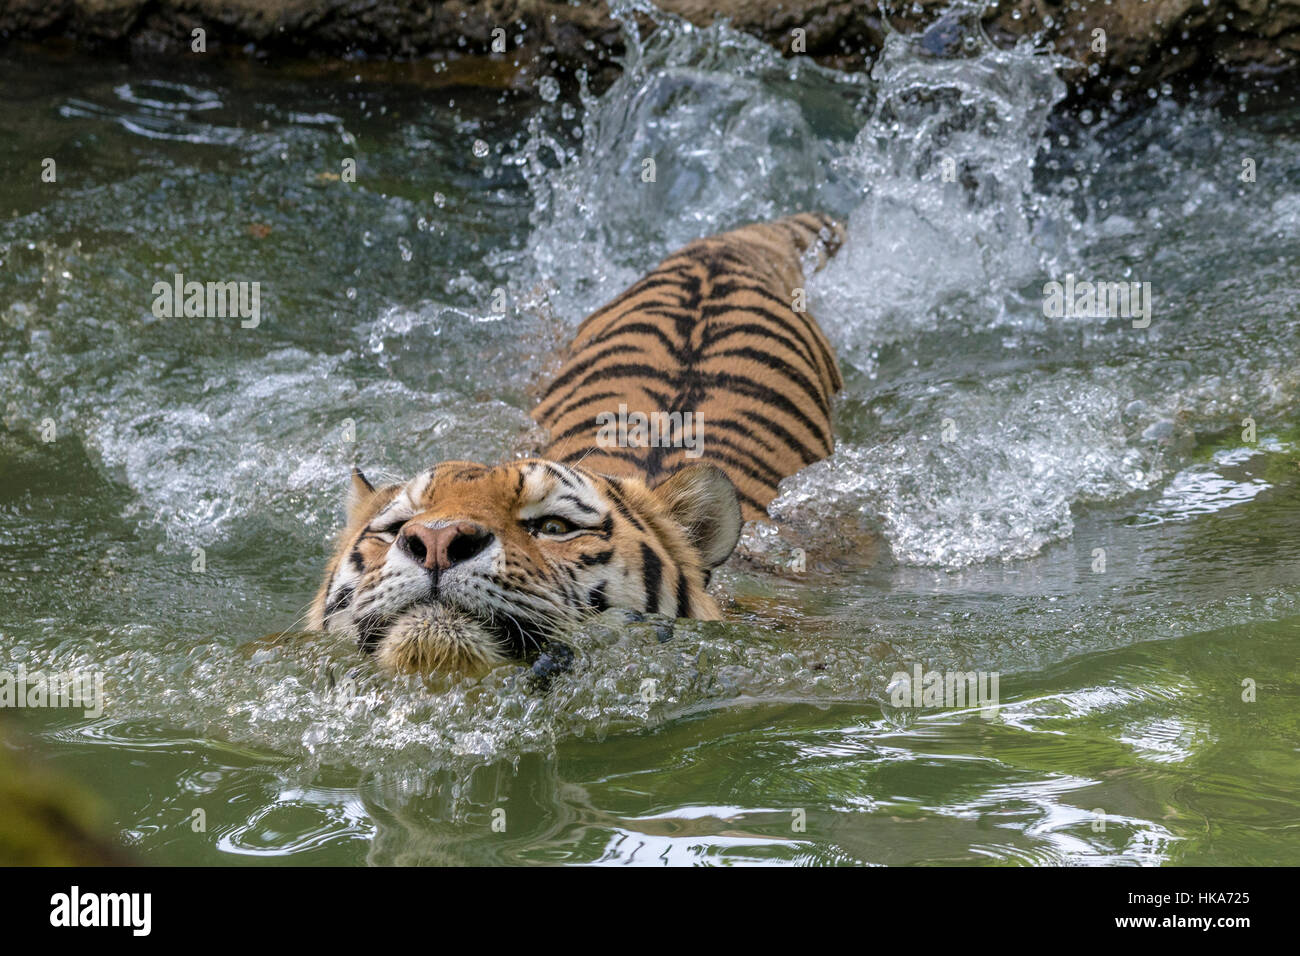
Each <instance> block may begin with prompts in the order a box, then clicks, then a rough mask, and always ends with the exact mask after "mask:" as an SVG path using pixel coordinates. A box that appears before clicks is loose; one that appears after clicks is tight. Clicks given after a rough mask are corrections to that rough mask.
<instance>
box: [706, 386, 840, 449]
mask: <svg viewBox="0 0 1300 956" xmlns="http://www.w3.org/2000/svg"><path fill="white" fill-rule="evenodd" d="M707 377H708V379H709V382H708V386H709V387H712V388H719V389H723V390H730V391H734V392H739V393H740V394H741V395H745V396H747V397H749V398H753V399H755V400H757V401H759V402H763V403H764V404H767V405H772V406H775V407H776V408H779V409H780V410H781V411H783V412H785V413H786V414H787V415H789V416H790V417H791V418H793V419H795V421H797V422H799V424H801V425H803V426H804V427H805V428H806V429H808V431H809V432H811V433H812V434H813V435H816V436H817V437H818V438H820V439H821V440H822V443H823V444H825V445H826V446H827V447H828V448H829V447H830V444H831V441H830V432H829V430H828V429H827V428H826V426H825V425H824V424H821V423H818V422H814V421H813V420H812V419H811V418H809V417H808V416H807V415H805V414H804V412H803V409H801V408H800V407H799V406H798V405H796V404H795V403H794V402H792V401H790V399H788V398H786V396H785V395H783V394H781V392H780V391H779V390H777V389H775V388H772V387H771V386H769V385H764V384H763V383H762V382H758V381H755V380H754V379H752V378H750V377H749V376H747V375H733V374H732V373H730V372H710V373H708V376H707ZM822 457H823V456H822V455H817V456H816V457H815V458H812V459H811V460H810V461H809V462H808V463H809V464H811V463H812V462H814V461H816V460H817V459H819V458H822Z"/></svg>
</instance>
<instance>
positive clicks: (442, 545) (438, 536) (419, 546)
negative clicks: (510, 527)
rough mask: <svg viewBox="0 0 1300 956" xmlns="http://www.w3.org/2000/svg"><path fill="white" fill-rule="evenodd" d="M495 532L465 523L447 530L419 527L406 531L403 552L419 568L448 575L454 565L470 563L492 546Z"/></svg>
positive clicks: (446, 528)
mask: <svg viewBox="0 0 1300 956" xmlns="http://www.w3.org/2000/svg"><path fill="white" fill-rule="evenodd" d="M492 538H493V535H492V532H491V531H488V530H487V528H484V527H482V526H481V525H476V524H474V523H473V522H469V521H462V522H460V523H459V524H453V525H448V526H447V527H445V528H428V527H425V526H424V525H415V526H413V527H409V528H403V529H402V534H401V537H400V538H399V539H398V540H399V541H400V542H401V546H402V549H403V550H404V551H406V553H407V554H409V555H410V556H411V557H412V558H414V559H415V562H416V564H419V565H422V566H423V567H425V568H428V569H429V570H430V571H434V570H437V571H445V570H446V569H447V568H449V567H451V566H452V565H453V564H460V562H462V561H468V560H469V559H470V558H472V557H474V555H476V554H478V553H479V552H480V551H482V550H483V549H484V548H486V547H487V546H488V545H489V544H491V543H492Z"/></svg>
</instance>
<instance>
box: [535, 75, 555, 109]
mask: <svg viewBox="0 0 1300 956" xmlns="http://www.w3.org/2000/svg"><path fill="white" fill-rule="evenodd" d="M537 95H538V96H540V97H541V98H542V99H543V100H545V101H546V102H547V103H554V102H555V101H556V100H558V99H559V98H560V81H559V80H557V79H556V78H555V77H553V76H544V77H542V78H541V79H540V80H538V81H537Z"/></svg>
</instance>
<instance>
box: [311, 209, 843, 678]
mask: <svg viewBox="0 0 1300 956" xmlns="http://www.w3.org/2000/svg"><path fill="white" fill-rule="evenodd" d="M842 239H843V227H842V226H841V225H840V224H839V223H838V222H836V221H835V220H833V219H831V218H830V217H828V216H825V215H821V214H812V213H804V214H800V215H797V216H792V217H789V218H786V219H782V220H778V221H776V222H770V223H756V224H752V225H748V226H744V227H741V228H739V229H735V230H733V231H731V232H726V233H722V234H719V235H715V236H710V237H708V238H704V239H698V240H696V241H694V242H692V243H690V244H688V245H687V246H685V247H684V248H682V249H681V250H679V251H678V252H676V253H674V254H673V255H671V256H669V257H668V258H667V259H665V260H664V261H663V262H662V263H661V264H660V265H659V266H658V268H656V269H655V270H654V271H653V272H651V273H650V274H649V275H647V276H645V277H644V278H643V279H641V280H640V281H639V282H637V283H635V284H634V285H633V286H632V287H631V288H629V289H627V290H626V291H625V292H623V293H622V294H621V295H619V296H617V297H616V298H615V299H614V300H613V301H611V302H609V303H608V304H607V305H605V306H603V307H601V308H600V309H597V310H596V311H595V312H593V313H592V314H591V315H590V316H588V317H587V318H586V319H585V320H584V321H583V322H582V324H581V325H580V326H579V327H578V329H577V332H576V333H575V336H574V339H573V342H572V344H571V345H570V347H569V349H568V352H567V355H566V356H565V359H564V361H563V364H562V365H561V367H560V369H559V370H558V372H557V373H556V375H555V377H554V378H553V379H552V380H551V382H550V383H549V384H548V385H547V386H546V387H545V390H544V392H543V394H542V396H541V399H540V402H539V404H538V405H537V407H536V408H535V409H534V410H533V413H532V415H533V418H534V419H535V420H536V421H537V422H538V423H539V424H540V425H542V426H543V427H545V428H546V429H547V430H548V431H549V438H550V444H549V445H548V446H547V447H546V448H545V449H544V451H543V452H542V456H541V457H540V458H532V459H526V460H519V461H511V462H508V463H505V464H499V465H495V466H488V465H483V464H478V463H474V462H465V461H450V462H443V463H441V464H438V465H435V466H434V467H432V468H430V469H429V470H427V471H425V472H422V473H421V474H419V475H416V476H415V477H414V478H412V479H411V480H409V481H407V482H404V483H398V484H389V485H385V486H383V487H379V488H376V487H375V486H373V485H372V484H371V483H370V482H369V481H368V480H367V479H366V478H365V476H364V475H363V474H362V473H361V472H360V471H358V470H354V471H353V475H352V487H351V490H350V492H349V496H348V504H347V523H346V527H345V528H344V530H343V532H342V534H341V536H340V540H339V545H338V548H337V550H336V553H335V554H334V556H333V558H332V560H331V561H330V562H329V565H328V567H327V569H326V575H325V582H324V584H323V586H322V587H321V589H320V592H319V593H318V595H317V597H316V600H315V602H314V603H313V606H312V610H311V613H310V618H311V620H310V626H311V627H312V628H313V629H316V630H326V631H330V632H339V633H346V634H349V635H350V636H352V637H354V638H355V639H356V641H357V643H358V645H359V646H360V647H361V649H362V650H364V651H366V652H368V653H371V654H374V655H375V656H376V657H377V659H378V661H379V663H380V664H381V665H382V666H384V667H385V668H387V669H388V670H390V671H397V672H414V673H419V672H431V671H461V672H471V673H473V672H482V671H484V670H486V669H488V668H491V667H493V666H495V665H497V664H500V663H503V662H505V661H510V660H525V659H527V658H528V657H529V656H530V655H533V654H535V653H536V652H538V651H539V650H540V649H542V648H543V647H544V646H545V645H546V644H547V643H548V642H549V641H551V640H553V639H556V638H557V637H558V636H559V635H561V634H562V633H563V632H564V631H565V630H566V629H568V628H570V627H573V626H576V625H577V624H580V623H581V622H582V621H583V620H585V619H587V618H588V617H589V616H591V615H593V614H596V613H599V612H602V611H604V610H607V609H609V608H624V609H627V610H629V611H634V612H641V613H651V614H655V613H658V614H665V615H670V616H675V617H693V618H703V619H707V620H716V619H718V618H719V617H720V616H721V613H720V610H719V607H718V604H717V601H716V600H715V599H714V598H713V596H712V595H710V594H709V592H708V590H707V586H708V584H709V580H710V575H711V573H712V571H713V569H715V568H717V567H718V566H719V565H720V564H722V563H723V562H724V561H726V560H727V558H728V557H729V556H730V554H731V552H732V551H733V549H734V548H735V546H736V543H737V541H738V540H739V537H740V531H741V526H742V523H743V521H745V520H750V519H754V518H762V517H765V516H766V507H767V505H768V503H769V502H770V501H771V500H772V498H773V497H774V496H775V494H776V489H777V485H778V483H779V482H780V481H781V479H782V478H784V477H786V476H787V475H791V474H793V473H795V472H796V471H798V470H799V469H801V468H803V467H805V466H806V465H809V464H811V463H813V462H815V461H817V460H818V459H820V458H824V457H826V456H827V455H829V454H830V452H831V450H832V448H833V445H834V439H833V435H832V431H831V400H832V398H833V396H834V395H835V393H836V392H838V391H839V390H840V389H841V388H842V385H843V383H842V379H841V378H840V373H839V369H838V367H837V365H836V361H835V356H834V354H833V353H832V351H831V348H830V345H829V344H828V343H827V340H826V337H825V335H823V333H822V331H821V329H820V328H819V327H818V326H817V323H816V321H815V320H814V319H813V317H812V315H810V314H809V313H808V312H807V311H806V309H804V308H802V297H803V289H802V287H803V284H804V279H805V269H806V268H815V267H819V266H820V265H821V264H822V263H824V261H825V260H826V258H827V257H829V256H830V255H833V254H834V252H835V251H836V250H837V249H838V247H839V245H840V243H841V241H842Z"/></svg>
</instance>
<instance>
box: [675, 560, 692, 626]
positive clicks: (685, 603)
mask: <svg viewBox="0 0 1300 956" xmlns="http://www.w3.org/2000/svg"><path fill="white" fill-rule="evenodd" d="M677 616H678V617H690V616H691V591H690V587H689V586H688V585H687V583H686V572H684V571H681V570H679V571H678V572H677Z"/></svg>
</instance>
